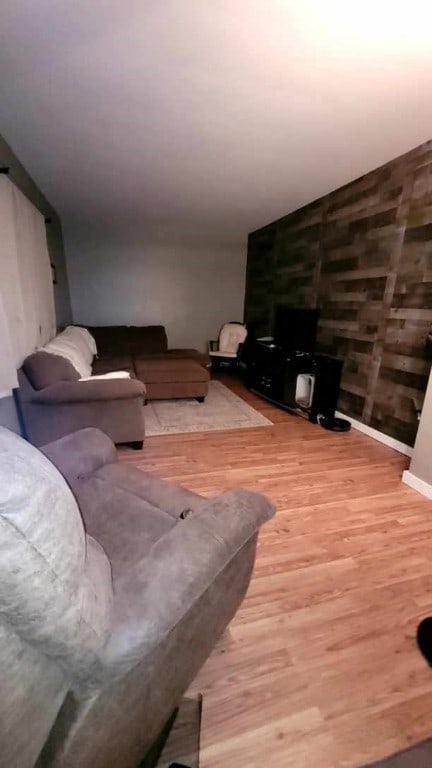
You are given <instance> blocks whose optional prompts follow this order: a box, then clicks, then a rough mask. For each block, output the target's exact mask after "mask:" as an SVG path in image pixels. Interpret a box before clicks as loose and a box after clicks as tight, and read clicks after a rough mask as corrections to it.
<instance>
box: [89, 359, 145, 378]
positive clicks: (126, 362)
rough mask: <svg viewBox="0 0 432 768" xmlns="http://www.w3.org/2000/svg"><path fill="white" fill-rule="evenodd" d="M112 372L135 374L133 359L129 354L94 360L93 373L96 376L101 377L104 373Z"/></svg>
mask: <svg viewBox="0 0 432 768" xmlns="http://www.w3.org/2000/svg"><path fill="white" fill-rule="evenodd" d="M111 371H128V373H132V374H134V373H135V372H134V365H133V361H132V357H131V356H130V355H128V354H121V355H109V356H107V357H101V358H99V357H97V358H96V359H95V360H94V362H93V367H92V373H93V374H94V375H95V376H99V375H100V374H102V373H110V372H111Z"/></svg>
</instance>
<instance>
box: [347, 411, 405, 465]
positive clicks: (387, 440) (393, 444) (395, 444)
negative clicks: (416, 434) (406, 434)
mask: <svg viewBox="0 0 432 768" xmlns="http://www.w3.org/2000/svg"><path fill="white" fill-rule="evenodd" d="M336 416H340V417H341V418H342V419H348V421H350V422H351V426H352V428H353V429H357V430H358V431H359V432H364V434H365V435H368V437H372V438H373V439H374V440H378V442H379V443H384V445H388V447H389V448H394V450H395V451H399V453H403V454H404V455H405V456H412V455H413V449H412V448H411V446H410V445H406V444H405V443H402V442H401V441H400V440H395V438H394V437H390V436H389V435H385V434H384V433H383V432H379V430H378V429H374V428H373V427H369V426H368V425H367V424H362V422H361V421H357V419H353V418H352V417H351V416H347V415H346V414H345V413H341V412H340V411H336Z"/></svg>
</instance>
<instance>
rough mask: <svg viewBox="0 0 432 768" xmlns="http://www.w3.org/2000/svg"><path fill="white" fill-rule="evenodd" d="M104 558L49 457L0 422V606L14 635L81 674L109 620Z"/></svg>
mask: <svg viewBox="0 0 432 768" xmlns="http://www.w3.org/2000/svg"><path fill="white" fill-rule="evenodd" d="M112 605H113V592H112V582H111V570H110V564H109V561H108V559H107V557H106V555H105V553H104V551H103V550H102V548H101V547H100V545H99V544H97V542H95V541H93V540H91V538H90V537H87V536H86V533H85V531H84V526H83V522H82V518H81V515H80V512H79V509H78V505H77V503H76V501H75V499H74V497H73V495H72V492H71V490H70V489H69V487H68V485H67V484H66V481H65V480H64V479H63V477H62V476H61V475H60V473H59V472H58V471H57V469H56V468H55V467H54V466H53V465H52V464H51V462H50V461H48V459H47V458H46V457H45V456H44V455H43V454H42V453H40V452H39V451H38V450H37V449H36V448H34V447H33V446H31V445H30V444H29V443H27V442H26V441H25V440H23V439H22V438H20V437H18V435H15V434H14V433H12V432H10V431H9V430H7V429H5V428H3V427H0V612H1V614H2V615H3V617H4V618H5V619H6V620H7V621H8V622H9V624H10V625H11V626H12V627H13V628H14V630H15V631H16V632H17V633H18V634H19V635H20V636H21V638H22V639H24V640H27V641H28V642H30V643H32V644H36V645H41V646H42V647H43V650H44V652H45V653H46V654H47V655H53V656H55V657H56V659H57V660H58V661H59V662H61V663H63V665H64V666H66V667H68V668H69V669H70V670H72V671H73V672H74V673H75V674H78V675H79V674H80V673H85V671H86V669H87V668H88V666H89V665H90V664H92V663H93V661H94V660H95V658H96V657H97V653H98V651H99V650H100V648H101V647H102V646H103V644H104V642H105V640H106V637H107V635H108V630H109V626H110V621H111V614H112Z"/></svg>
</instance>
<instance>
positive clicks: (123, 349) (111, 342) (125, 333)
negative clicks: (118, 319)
mask: <svg viewBox="0 0 432 768" xmlns="http://www.w3.org/2000/svg"><path fill="white" fill-rule="evenodd" d="M88 330H89V332H90V333H91V335H92V336H93V338H94V340H95V342H96V346H97V350H98V357H100V358H104V357H112V356H113V355H128V354H130V353H129V327H128V326H127V325H107V326H104V325H102V326H95V327H92V328H89V329H88Z"/></svg>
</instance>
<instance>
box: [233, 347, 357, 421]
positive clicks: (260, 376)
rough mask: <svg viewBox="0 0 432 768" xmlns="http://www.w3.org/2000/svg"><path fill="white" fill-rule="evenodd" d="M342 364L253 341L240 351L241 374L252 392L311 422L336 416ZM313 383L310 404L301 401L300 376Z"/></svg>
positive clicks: (325, 356) (327, 358)
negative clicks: (320, 416) (299, 393)
mask: <svg viewBox="0 0 432 768" xmlns="http://www.w3.org/2000/svg"><path fill="white" fill-rule="evenodd" d="M342 366H343V361H342V360H339V359H338V358H334V357H328V356H327V355H311V354H309V353H307V352H289V351H287V350H284V349H283V348H282V347H280V346H277V345H275V344H273V343H271V342H268V341H260V340H259V339H257V340H256V341H252V342H250V343H248V344H245V346H244V347H243V349H242V350H241V354H240V359H239V370H240V374H241V376H242V378H243V381H244V383H245V384H246V386H247V387H248V388H249V389H252V390H253V391H254V392H257V393H258V394H259V395H262V396H263V397H265V398H266V399H267V400H270V401H271V402H272V403H275V405H279V406H280V407H282V408H286V409H287V410H290V411H292V412H295V413H298V414H300V415H301V416H304V417H305V418H308V419H309V420H310V421H312V422H316V421H317V419H318V416H319V415H323V416H334V413H335V410H336V407H337V401H338V397H339V388H340V380H341V375H342ZM305 374H306V375H307V376H308V377H311V380H312V381H313V388H312V395H311V399H310V401H309V402H308V403H306V404H302V403H300V402H299V401H298V398H297V392H298V379H299V376H303V377H304V375H305Z"/></svg>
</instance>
